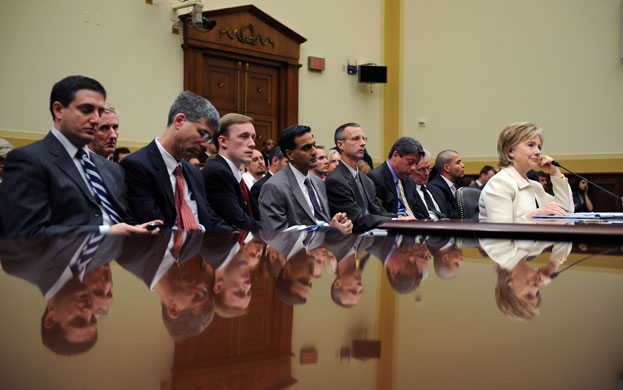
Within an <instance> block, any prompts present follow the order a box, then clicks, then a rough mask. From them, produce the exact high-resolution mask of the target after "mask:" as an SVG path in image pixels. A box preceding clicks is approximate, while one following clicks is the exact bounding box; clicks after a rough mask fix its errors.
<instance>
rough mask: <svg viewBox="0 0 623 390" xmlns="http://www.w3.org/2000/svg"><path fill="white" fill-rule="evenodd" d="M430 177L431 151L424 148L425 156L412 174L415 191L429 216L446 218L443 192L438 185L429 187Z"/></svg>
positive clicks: (435, 219) (436, 218) (434, 218)
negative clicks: (442, 206)
mask: <svg viewBox="0 0 623 390" xmlns="http://www.w3.org/2000/svg"><path fill="white" fill-rule="evenodd" d="M429 177H430V152H429V151H428V150H426V149H424V156H422V158H421V159H420V162H419V163H418V165H417V169H416V170H415V171H413V173H412V174H411V178H412V179H413V180H414V181H415V193H416V194H417V196H418V197H419V198H420V199H421V201H422V202H423V203H424V205H426V212H427V213H428V215H429V218H430V219H432V220H433V221H437V220H439V219H442V218H446V212H447V211H446V210H445V209H442V208H441V207H440V205H443V204H444V202H443V199H444V198H443V194H442V193H441V191H439V190H438V189H437V187H429V186H427V184H428V178H429Z"/></svg>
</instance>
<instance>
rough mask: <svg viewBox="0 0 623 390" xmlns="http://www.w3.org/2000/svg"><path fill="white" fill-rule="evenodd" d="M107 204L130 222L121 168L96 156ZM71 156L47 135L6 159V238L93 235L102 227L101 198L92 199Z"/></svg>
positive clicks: (0, 194)
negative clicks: (17, 236) (107, 200)
mask: <svg viewBox="0 0 623 390" xmlns="http://www.w3.org/2000/svg"><path fill="white" fill-rule="evenodd" d="M90 157H91V161H93V163H94V164H95V166H96V167H97V169H98V171H99V174H100V176H101V177H102V180H103V181H104V186H105V187H106V191H107V192H108V195H109V198H110V201H111V203H112V205H113V207H114V208H115V211H116V212H117V213H118V214H119V216H120V217H121V218H122V219H123V220H124V221H125V222H128V223H133V222H134V219H133V218H132V216H131V215H130V213H129V211H128V206H127V199H126V188H125V184H124V178H123V169H121V167H120V166H119V165H117V164H115V163H113V162H110V161H108V160H106V159H105V158H102V157H100V156H98V155H96V154H94V153H90ZM87 185H88V184H87V183H86V182H85V181H84V179H83V178H82V176H81V175H80V172H79V171H78V169H77V168H76V166H75V165H74V162H73V157H70V156H69V155H68V154H67V151H66V150H65V148H64V147H63V145H62V144H61V143H60V141H59V140H58V139H57V138H56V137H55V136H54V135H53V134H51V133H48V135H47V136H46V137H45V138H44V139H43V140H41V141H37V142H35V143H33V144H31V145H28V146H25V147H23V148H19V149H15V150H14V151H12V152H11V153H9V155H8V156H7V159H6V161H5V165H4V174H3V177H2V185H1V186H0V214H2V223H3V227H4V231H5V233H6V234H7V235H23V236H32V235H49V234H80V233H97V232H99V226H100V225H102V223H103V218H102V213H101V209H100V207H99V199H95V195H91V192H90V191H89V188H88V187H87Z"/></svg>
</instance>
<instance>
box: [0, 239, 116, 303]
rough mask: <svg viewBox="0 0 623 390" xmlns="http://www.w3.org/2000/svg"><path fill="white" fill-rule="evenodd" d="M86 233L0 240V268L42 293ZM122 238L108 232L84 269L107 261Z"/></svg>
mask: <svg viewBox="0 0 623 390" xmlns="http://www.w3.org/2000/svg"><path fill="white" fill-rule="evenodd" d="M88 237H90V236H89V235H81V236H62V237H57V236H55V237H34V238H23V237H22V238H12V239H8V238H6V239H4V240H0V258H1V259H2V268H3V269H4V270H5V271H6V272H7V273H9V274H11V275H14V276H17V277H19V278H21V279H25V280H27V281H29V282H31V283H33V284H36V285H37V287H39V290H40V291H41V294H42V295H45V294H46V293H47V292H48V290H49V289H50V288H52V286H53V285H54V284H55V283H56V282H57V280H58V279H59V278H60V277H61V275H62V273H63V271H65V269H66V268H67V266H68V265H69V262H70V261H71V259H72V258H73V257H74V255H75V254H76V252H77V251H78V249H80V246H81V245H82V244H84V243H85V240H86V239H87V238H88ZM124 238H125V237H121V236H111V235H107V236H105V237H104V239H103V240H102V241H101V242H100V245H99V247H98V248H97V251H96V252H95V253H94V254H93V258H92V259H91V261H90V262H89V264H88V265H87V271H89V270H93V269H96V268H99V267H101V266H103V265H105V264H108V263H109V262H110V261H111V260H112V259H114V258H116V257H117V256H118V255H119V253H120V248H121V245H122V243H123V240H124Z"/></svg>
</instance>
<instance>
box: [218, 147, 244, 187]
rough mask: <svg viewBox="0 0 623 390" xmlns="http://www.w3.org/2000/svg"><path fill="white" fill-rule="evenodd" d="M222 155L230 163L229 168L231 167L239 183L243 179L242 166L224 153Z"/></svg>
mask: <svg viewBox="0 0 623 390" xmlns="http://www.w3.org/2000/svg"><path fill="white" fill-rule="evenodd" d="M220 156H221V157H223V158H224V159H225V161H227V164H228V165H229V169H231V173H233V174H234V177H235V178H236V181H237V182H238V183H240V180H242V173H240V167H237V166H236V164H234V163H233V161H231V160H230V159H229V158H227V157H226V156H224V155H222V154H220ZM247 185H248V184H247Z"/></svg>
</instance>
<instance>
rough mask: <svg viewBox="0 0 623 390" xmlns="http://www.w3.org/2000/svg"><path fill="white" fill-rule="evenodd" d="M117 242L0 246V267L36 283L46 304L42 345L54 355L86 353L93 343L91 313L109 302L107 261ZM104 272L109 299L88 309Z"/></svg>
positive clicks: (93, 238)
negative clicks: (98, 278) (0, 261)
mask: <svg viewBox="0 0 623 390" xmlns="http://www.w3.org/2000/svg"><path fill="white" fill-rule="evenodd" d="M122 239H123V238H122V237H115V236H102V235H87V236H74V237H38V238H34V239H13V240H5V241H3V242H0V248H1V250H0V252H1V253H0V257H1V258H2V268H3V269H4V270H5V271H6V272H7V273H9V274H11V275H14V276H17V277H19V278H22V279H25V280H28V281H29V282H31V283H33V284H36V285H37V287H39V290H40V291H41V294H42V295H43V296H44V298H45V299H46V301H47V305H46V308H45V311H44V313H43V316H42V318H41V338H42V341H43V344H44V345H45V346H46V347H48V348H49V349H50V350H52V351H53V352H55V353H57V354H62V355H71V354H77V353H82V352H85V351H88V350H89V349H91V347H93V345H94V344H95V342H96V341H97V318H96V316H95V314H96V310H99V312H100V313H101V314H105V313H106V312H107V311H108V309H109V308H110V304H111V302H112V275H111V274H110V268H109V266H108V262H109V261H110V260H111V259H112V258H113V257H115V256H116V254H117V250H116V248H118V247H119V245H120V242H121V240H122ZM106 269H108V277H107V279H108V280H109V282H110V286H109V288H108V292H110V299H109V300H107V301H106V302H105V304H103V305H99V304H98V305H97V306H95V305H94V299H93V294H92V288H96V285H97V283H95V280H96V279H97V275H99V274H100V273H102V272H105V271H103V270H106Z"/></svg>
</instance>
